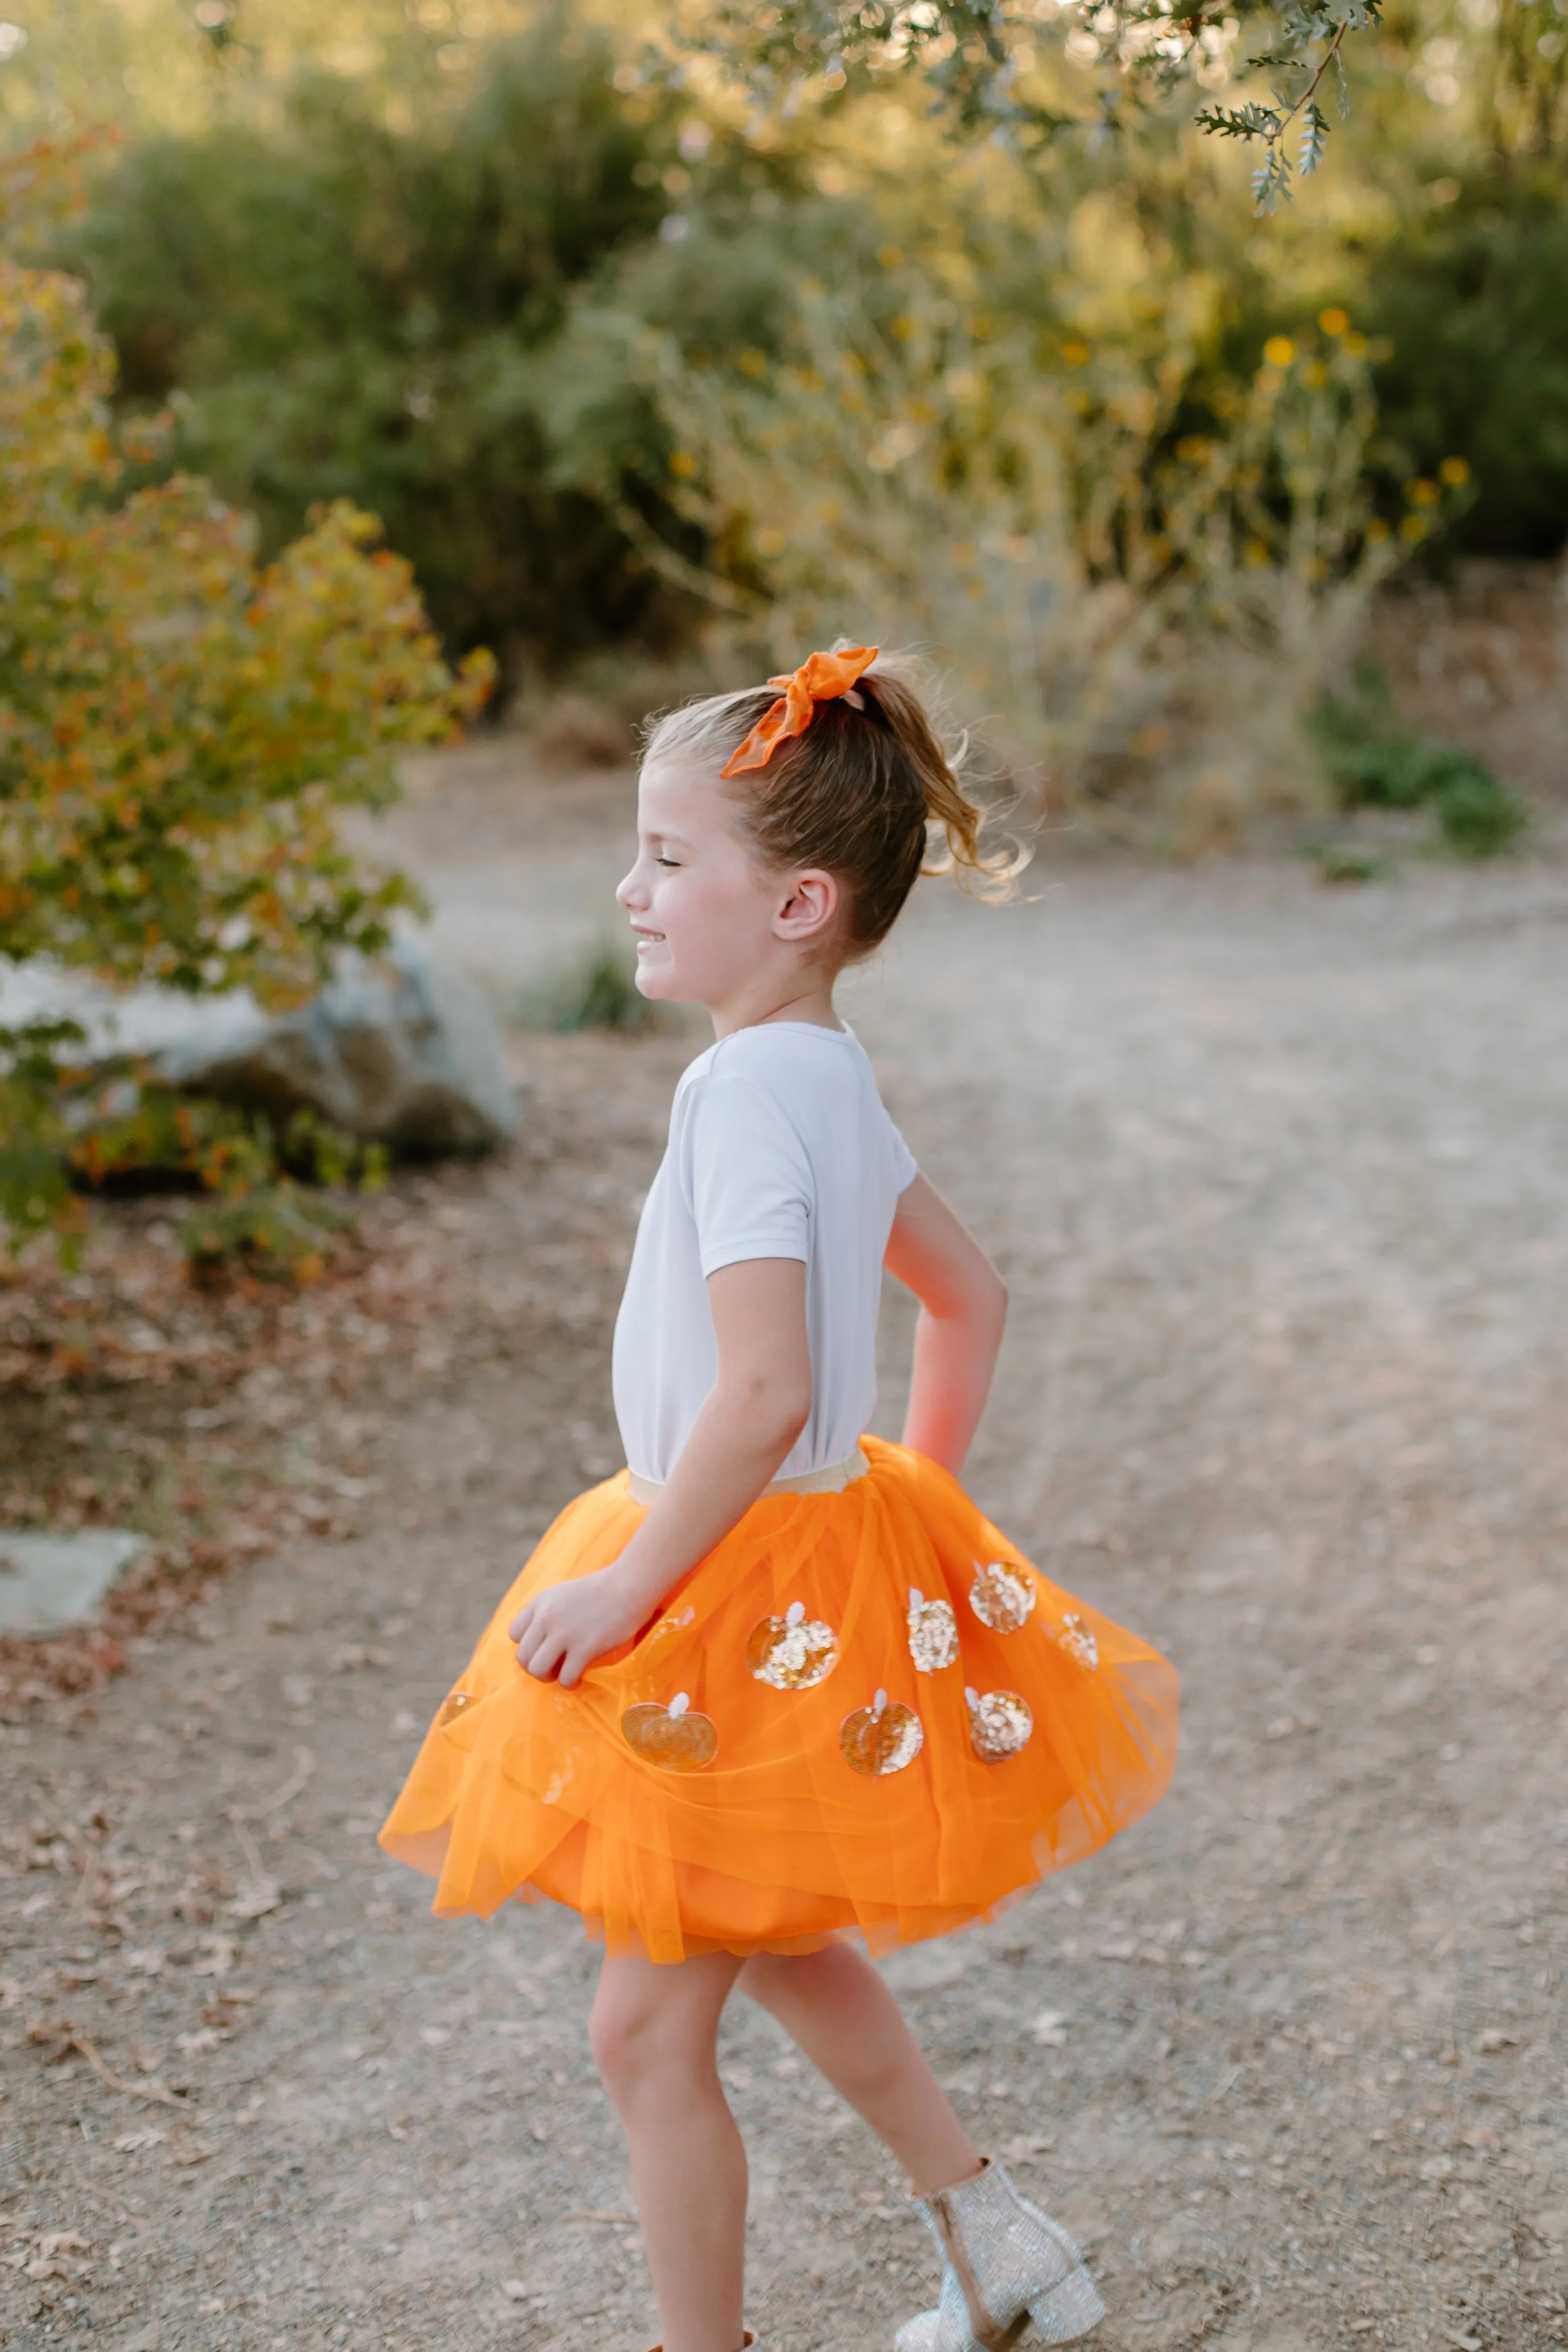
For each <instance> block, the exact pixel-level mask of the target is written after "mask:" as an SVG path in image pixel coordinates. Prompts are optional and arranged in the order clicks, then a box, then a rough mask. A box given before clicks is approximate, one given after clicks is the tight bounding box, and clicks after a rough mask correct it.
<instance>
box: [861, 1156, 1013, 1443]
mask: <svg viewBox="0 0 1568 2352" xmlns="http://www.w3.org/2000/svg"><path fill="white" fill-rule="evenodd" d="M886 1263H887V1266H888V1270H889V1273H891V1274H894V1275H896V1276H898V1278H899V1280H900V1282H901V1283H903V1284H904V1285H905V1286H906V1287H907V1288H909V1289H910V1290H912V1291H913V1292H914V1294H915V1297H917V1298H918V1299H919V1300H920V1302H921V1312H920V1320H919V1322H918V1323H917V1324H916V1326H915V1367H914V1378H913V1380H912V1381H911V1382H910V1410H909V1413H908V1415H907V1417H906V1419H905V1422H904V1444H906V1445H908V1446H909V1447H910V1448H911V1449H912V1451H913V1452H915V1453H916V1454H927V1455H929V1456H930V1458H931V1461H933V1462H940V1463H941V1464H942V1467H943V1468H944V1469H946V1470H951V1471H952V1474H953V1475H954V1477H956V1476H957V1475H958V1474H959V1472H960V1471H961V1470H962V1469H963V1457H964V1455H965V1454H967V1453H968V1451H969V1448H970V1444H971V1443H972V1442H973V1436H974V1433H975V1431H976V1429H977V1428H978V1427H979V1425H980V1416H981V1414H982V1412H984V1410H985V1398H986V1394H987V1392H988V1391H989V1389H990V1386H991V1375H992V1373H993V1372H994V1370H995V1369H996V1353H997V1349H999V1348H1000V1347H1001V1345H1002V1332H1003V1328H1004V1327H1005V1324H1006V1320H1007V1292H1006V1288H1005V1285H1004V1283H1003V1281H1002V1277H1001V1276H1000V1275H999V1274H998V1273H997V1271H996V1269H995V1267H994V1265H992V1263H991V1261H990V1259H989V1258H988V1257H987V1256H986V1255H985V1253H984V1250H983V1249H982V1248H981V1246H980V1244H979V1243H978V1242H977V1241H975V1240H974V1238H973V1235H972V1234H970V1233H969V1232H968V1231H967V1229H966V1228H965V1227H964V1226H963V1224H961V1223H960V1222H959V1220H958V1218H957V1217H955V1216H954V1214H953V1213H952V1210H951V1209H950V1208H949V1207H948V1205H947V1202H945V1201H944V1200H943V1199H942V1194H941V1193H940V1192H938V1191H937V1190H936V1188H935V1187H934V1185H931V1184H928V1183H927V1181H926V1180H925V1178H924V1177H923V1176H917V1177H916V1178H915V1181H914V1182H913V1183H912V1184H911V1185H910V1187H909V1188H908V1190H907V1191H906V1192H902V1193H900V1196H899V1207H898V1213H897V1215H896V1216H895V1217H894V1219H893V1230H892V1234H891V1235H890V1237H889V1242H888V1249H887V1259H886Z"/></svg>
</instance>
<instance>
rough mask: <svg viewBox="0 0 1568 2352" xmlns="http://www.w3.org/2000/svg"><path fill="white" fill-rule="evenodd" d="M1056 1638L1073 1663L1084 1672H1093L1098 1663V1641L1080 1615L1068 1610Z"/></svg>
mask: <svg viewBox="0 0 1568 2352" xmlns="http://www.w3.org/2000/svg"><path fill="white" fill-rule="evenodd" d="M1057 1640H1058V1642H1059V1643H1061V1645H1062V1648H1063V1649H1064V1650H1065V1651H1066V1652H1067V1654H1068V1657H1069V1658H1071V1660H1072V1661H1073V1663H1074V1664H1075V1665H1079V1666H1081V1667H1082V1668H1083V1670H1084V1672H1085V1673H1086V1674H1092V1673H1093V1672H1094V1669H1095V1667H1096V1666H1098V1665H1099V1664H1100V1643H1098V1642H1097V1641H1096V1640H1095V1638H1094V1633H1093V1630H1092V1629H1091V1628H1090V1627H1089V1626H1088V1625H1086V1624H1085V1623H1084V1622H1083V1619H1082V1618H1081V1617H1076V1616H1074V1615H1073V1613H1072V1612H1071V1611H1070V1610H1069V1611H1068V1614H1067V1615H1066V1616H1065V1617H1064V1618H1063V1619H1062V1630H1061V1632H1060V1633H1058V1635H1057Z"/></svg>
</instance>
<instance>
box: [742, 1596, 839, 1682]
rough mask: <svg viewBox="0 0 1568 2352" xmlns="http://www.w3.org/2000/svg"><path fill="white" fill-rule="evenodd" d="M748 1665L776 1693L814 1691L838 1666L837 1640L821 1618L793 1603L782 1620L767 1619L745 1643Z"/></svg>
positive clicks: (798, 1602) (801, 1603)
mask: <svg viewBox="0 0 1568 2352" xmlns="http://www.w3.org/2000/svg"><path fill="white" fill-rule="evenodd" d="M746 1664H747V1665H748V1666H749V1667H750V1669H751V1671H752V1674H753V1675H755V1676H756V1678H757V1680H758V1682H760V1683H766V1684H767V1685H769V1687H770V1688H771V1689H773V1690H781V1691H796V1690H814V1689H815V1688H816V1685H817V1684H818V1683H824V1682H826V1680H827V1677H828V1675H830V1674H831V1673H832V1672H833V1669H834V1667H835V1666H836V1665H837V1664H838V1637H837V1634H836V1633H835V1632H834V1630H833V1628H832V1626H831V1625H827V1624H825V1623H824V1622H823V1621H822V1619H821V1618H820V1617H808V1616H807V1615H806V1613H805V1602H804V1601H791V1602H790V1604H789V1607H788V1608H787V1609H786V1610H785V1611H784V1615H783V1616H782V1617H764V1618H763V1620H762V1621H761V1622H760V1623H759V1624H756V1625H753V1626H752V1631H751V1633H750V1635H749V1637H748V1639H747V1642H746Z"/></svg>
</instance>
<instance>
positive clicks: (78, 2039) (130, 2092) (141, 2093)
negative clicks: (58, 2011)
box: [66, 2033, 191, 2116]
mask: <svg viewBox="0 0 1568 2352" xmlns="http://www.w3.org/2000/svg"><path fill="white" fill-rule="evenodd" d="M66 2047H67V2048H68V2050H75V2051H78V2052H79V2053H80V2054H81V2056H82V2057H84V2058H85V2059H86V2060H87V2063H88V2064H89V2066H90V2067H91V2068H92V2071H93V2073H94V2074H96V2075H98V2076H99V2077H100V2080H101V2081H103V2082H105V2083H107V2084H108V2085H109V2087H110V2090H111V2091H119V2092H121V2093H122V2094H123V2095H124V2096H125V2097H126V2098H128V2099H147V2100H150V2101H151V2102H152V2104H153V2105H154V2106H159V2107H173V2108H174V2111H175V2113H176V2114H177V2115H182V2116H188V2115H189V2114H190V2112H191V2110H190V2108H189V2106H188V2105H186V2103H185V2101H184V2099H182V2098H181V2097H180V2096H179V2095H178V2093H177V2092H174V2091H171V2090H170V2088H169V2086H168V2084H166V2083H158V2082H153V2083H147V2084H141V2083H126V2082H122V2081H121V2077H120V2076H119V2075H118V2074H116V2073H115V2071H114V2069H113V2067H112V2066H108V2065H106V2064H105V2063H104V2062H103V2060H102V2059H101V2058H100V2056H99V2054H98V2053H97V2051H96V2050H95V2049H94V2048H93V2046H92V2044H91V2042H89V2040H88V2038H87V2036H86V2034H85V2033H73V2034H71V2035H69V2036H68V2040H67V2043H66Z"/></svg>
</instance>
